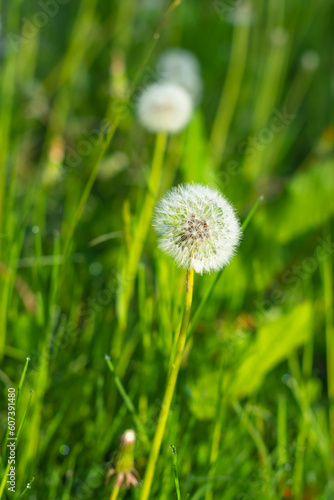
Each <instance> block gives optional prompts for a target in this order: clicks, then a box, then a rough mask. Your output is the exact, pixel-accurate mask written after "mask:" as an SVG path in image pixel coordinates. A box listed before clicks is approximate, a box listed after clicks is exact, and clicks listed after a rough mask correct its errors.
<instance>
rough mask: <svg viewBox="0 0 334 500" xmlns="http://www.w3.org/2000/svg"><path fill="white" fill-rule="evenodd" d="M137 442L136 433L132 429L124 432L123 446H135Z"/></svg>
mask: <svg viewBox="0 0 334 500" xmlns="http://www.w3.org/2000/svg"><path fill="white" fill-rule="evenodd" d="M135 442H136V433H135V431H133V430H132V429H128V430H126V431H125V432H123V434H122V436H121V443H122V445H128V444H134V443H135Z"/></svg>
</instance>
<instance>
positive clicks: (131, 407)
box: [105, 355, 148, 446]
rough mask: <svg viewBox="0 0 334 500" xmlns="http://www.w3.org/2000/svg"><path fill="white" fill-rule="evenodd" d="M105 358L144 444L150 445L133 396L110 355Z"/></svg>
mask: <svg viewBox="0 0 334 500" xmlns="http://www.w3.org/2000/svg"><path fill="white" fill-rule="evenodd" d="M105 360H106V363H107V365H108V368H109V370H110V371H111V373H112V375H113V377H114V382H115V385H116V387H117V389H118V392H119V393H120V395H121V397H122V399H123V401H124V403H125V405H126V407H127V409H128V410H129V412H130V413H131V415H132V418H133V421H134V423H135V425H136V427H137V430H138V433H139V436H140V438H141V439H142V440H143V442H144V444H145V445H146V446H148V437H147V434H146V430H145V429H144V426H143V424H142V422H141V420H140V418H139V417H138V415H137V412H136V409H135V407H134V404H133V403H132V400H131V398H130V397H129V396H128V394H127V392H126V390H125V388H124V386H123V384H122V382H121V380H120V378H119V377H118V376H117V375H116V373H115V367H114V365H113V363H112V362H111V359H110V356H107V355H106V357H105Z"/></svg>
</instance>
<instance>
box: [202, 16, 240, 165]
mask: <svg viewBox="0 0 334 500" xmlns="http://www.w3.org/2000/svg"><path fill="white" fill-rule="evenodd" d="M248 35H249V25H248V23H246V25H244V26H235V28H234V32H233V41H232V49H231V57H230V64H229V68H228V73H227V76H226V81H225V85H224V87H223V91H222V94H221V98H220V102H219V106H218V110H217V114H216V117H215V122H214V124H213V127H212V132H211V138H210V150H211V157H212V159H213V161H214V164H215V165H218V164H219V162H220V160H221V158H222V156H223V153H224V149H225V145H226V140H227V135H228V131H229V128H230V125H231V121H232V118H233V114H234V111H235V107H236V104H237V101H238V97H239V94H240V89H241V83H242V78H243V74H244V69H245V63H246V56H247V47H248Z"/></svg>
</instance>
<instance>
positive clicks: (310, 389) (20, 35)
mask: <svg viewBox="0 0 334 500" xmlns="http://www.w3.org/2000/svg"><path fill="white" fill-rule="evenodd" d="M54 3H55V4H56V7H54V8H55V11H54V12H56V13H55V14H54V15H53V14H48V13H47V10H46V9H44V10H43V8H42V7H41V6H40V4H38V6H37V4H36V3H35V2H31V1H29V0H27V1H26V2H22V1H18V2H14V3H13V5H12V4H10V3H8V4H4V5H2V23H1V25H2V31H1V44H0V51H1V66H2V67H1V77H0V79H1V82H0V83H1V85H0V110H1V114H0V116H1V120H0V359H1V367H0V383H1V385H2V396H3V397H2V401H3V403H4V404H3V405H1V426H2V435H3V443H5V442H6V438H7V437H8V436H7V434H6V432H7V403H6V399H7V390H8V387H15V388H16V392H17V408H16V436H17V448H16V464H15V466H16V493H15V494H12V493H10V492H8V490H7V486H6V474H7V472H8V470H7V469H8V464H7V455H6V453H7V451H6V447H5V446H4V447H3V448H2V452H1V464H0V469H1V477H0V492H1V494H0V496H1V495H2V498H8V499H11V498H29V499H30V500H36V499H38V500H39V499H43V500H54V499H57V500H58V499H59V500H70V499H78V500H80V499H84V498H95V499H101V500H107V499H109V498H110V495H111V492H112V490H113V486H114V483H115V479H114V478H112V479H111V482H110V484H108V485H106V484H105V477H106V474H107V471H108V469H109V468H110V462H111V461H112V457H113V454H114V452H115V450H116V449H117V447H118V443H119V439H120V436H121V435H122V434H123V432H124V431H125V430H126V429H131V428H133V429H134V430H135V431H136V434H137V442H136V448H135V467H136V469H137V470H138V471H139V474H140V476H141V478H142V479H143V478H144V477H145V474H146V471H147V468H149V470H150V466H148V464H149V463H150V462H148V460H149V456H150V453H152V443H153V441H154V435H155V433H156V430H157V428H158V429H159V415H160V416H161V415H163V418H164V422H163V426H162V425H161V424H160V430H161V429H162V435H161V436H160V437H161V438H162V442H161V449H160V453H158V455H157V459H156V457H155V458H154V460H153V459H152V463H153V462H154V467H153V466H151V472H150V474H151V475H152V487H151V495H150V497H149V498H152V499H154V498H156V499H159V500H169V499H170V498H182V499H186V498H188V499H191V500H201V499H203V500H204V499H205V500H214V499H219V500H241V499H245V500H255V499H256V500H257V499H258V498H263V499H265V500H270V499H273V500H281V499H288V498H294V499H296V500H331V499H332V498H334V478H333V473H334V471H333V452H334V410H333V401H332V400H333V392H334V372H333V369H332V366H333V360H334V354H333V352H334V339H333V291H332V288H333V241H334V238H333V234H332V233H333V213H334V202H333V200H334V198H333V189H334V168H333V167H334V164H333V163H334V162H333V150H334V148H333V145H334V133H333V127H332V125H331V118H332V116H331V113H332V112H331V109H332V105H333V103H332V102H331V99H332V98H331V81H330V77H329V74H330V69H329V60H330V54H331V52H330V50H331V44H330V43H329V41H330V40H331V39H332V36H331V35H332V25H331V23H330V20H331V19H332V18H333V6H332V5H331V2H322V3H319V2H316V1H315V0H312V1H310V2H308V3H307V4H306V3H305V5H304V4H303V3H301V2H299V1H297V0H293V1H291V2H285V1H283V2H277V1H276V0H270V1H269V2H263V1H262V0H254V1H253V2H252V3H250V4H251V10H250V11H249V10H247V6H245V5H241V4H242V2H229V1H227V2H225V1H224V2H216V1H213V2H208V3H206V2H198V3H194V2H193V3H189V2H187V1H186V0H184V1H183V2H180V1H175V2H167V1H161V2H150V1H148V0H147V1H145V2H137V3H136V2H134V1H133V0H124V1H122V2H104V1H103V0H99V1H97V0H95V1H92V0H82V1H80V2H68V3H66V2H64V4H61V3H59V4H58V3H57V1H56V0H54ZM244 4H245V3H244ZM57 7H58V9H57ZM243 9H244V10H243ZM38 12H42V15H39V17H38V16H37V17H36V13H38ZM43 13H44V16H43ZM36 19H37V21H36ZM38 19H39V20H40V21H38ZM43 19H44V21H45V22H43ZM41 20H42V21H41ZM40 24H43V25H42V26H40ZM173 46H180V47H183V48H187V49H188V50H190V51H192V52H193V53H194V54H196V55H197V57H198V58H199V60H200V63H201V68H202V76H203V85H204V87H203V95H202V101H201V102H200V103H199V104H198V106H197V108H196V109H195V111H194V115H193V118H192V121H191V123H190V124H189V125H188V126H187V128H186V129H185V130H183V131H181V132H180V133H179V134H177V135H172V136H169V137H168V138H167V137H166V136H165V135H164V134H158V136H157V138H155V137H154V135H152V134H150V133H148V132H147V131H145V130H144V129H143V127H142V126H141V124H140V123H139V121H138V119H137V117H136V111H135V110H136V104H137V100H138V96H139V94H140V93H141V92H142V91H143V90H144V89H145V88H147V86H148V84H149V83H154V82H155V81H156V79H157V77H158V76H157V74H156V69H155V66H156V61H157V59H158V56H159V55H160V54H161V53H162V52H163V51H164V50H165V49H167V48H170V47H173ZM181 182H197V183H198V182H200V183H204V184H207V185H209V186H210V187H212V188H215V189H218V190H221V191H222V192H223V194H224V195H226V197H227V198H228V199H229V200H231V202H232V203H233V205H234V206H235V207H236V209H237V212H238V216H239V218H240V220H241V222H242V223H243V238H242V242H241V246H240V250H239V251H238V253H237V255H236V256H235V257H234V259H233V260H232V262H231V264H230V265H229V266H228V267H227V268H226V269H224V270H223V272H218V273H213V274H211V275H204V276H200V275H198V276H196V286H195V288H194V296H193V303H192V309H191V311H192V312H191V316H190V324H189V328H187V332H186V334H187V335H183V337H184V338H183V337H182V340H184V342H185V343H184V345H183V348H184V352H183V348H182V353H183V355H182V358H180V359H179V360H178V362H180V367H179V368H180V373H179V378H178V381H177V384H176V387H175V390H174V388H173V391H172V393H171V394H169V396H171V395H173V393H174V395H173V398H172V397H168V405H167V406H168V407H163V406H162V405H163V398H164V393H165V389H166V382H167V380H168V376H169V374H170V371H171V367H172V366H173V362H175V358H174V356H175V352H176V350H177V345H178V341H179V337H178V332H179V331H180V327H181V323H182V314H183V308H184V296H185V278H184V271H183V270H182V269H178V268H177V267H176V266H175V264H174V263H173V262H172V261H171V260H170V259H169V258H168V257H167V256H165V255H163V254H162V252H161V251H159V250H158V249H157V242H156V237H155V235H154V231H153V230H152V228H151V226H150V221H151V214H152V210H153V205H154V203H155V201H156V200H157V199H158V198H159V197H160V196H161V195H163V194H164V193H165V192H166V191H167V190H168V189H169V188H170V187H171V186H174V185H177V184H179V183H181ZM183 333H185V332H183ZM28 357H29V358H30V360H27V358H28ZM18 393H19V394H18ZM18 395H19V397H18ZM169 406H170V407H169ZM162 408H163V409H162ZM159 439H160V438H159ZM170 446H172V451H173V450H174V448H173V447H174V446H175V448H176V449H177V461H176V454H175V453H173V455H172V456H171V453H172V452H171V448H170ZM157 448H160V444H159V446H156V449H155V451H156V450H157ZM158 451H159V450H158ZM153 455H156V453H155V452H153ZM117 494H118V498H136V499H139V498H140V497H141V495H142V494H143V486H142V484H139V486H138V487H137V488H135V487H131V489H130V490H129V491H127V490H125V489H124V488H123V487H122V488H120V490H119V492H118V493H117Z"/></svg>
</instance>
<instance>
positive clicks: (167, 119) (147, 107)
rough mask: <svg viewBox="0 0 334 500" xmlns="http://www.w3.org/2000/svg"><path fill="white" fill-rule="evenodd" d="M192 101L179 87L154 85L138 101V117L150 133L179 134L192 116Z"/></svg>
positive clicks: (161, 84) (164, 84) (169, 84)
mask: <svg viewBox="0 0 334 500" xmlns="http://www.w3.org/2000/svg"><path fill="white" fill-rule="evenodd" d="M192 110H193V106H192V100H191V98H190V96H189V94H188V93H187V92H186V91H185V90H184V89H183V88H182V87H180V85H177V84H175V83H154V84H153V85H151V86H150V87H148V88H147V89H146V90H145V91H144V92H143V93H142V95H141V96H140V98H139V100H138V107H137V111H138V117H139V120H140V122H141V123H142V125H143V126H144V127H145V128H146V129H147V130H149V131H150V132H169V133H171V134H172V133H177V132H180V131H181V130H182V129H183V128H184V127H185V126H186V125H187V123H188V122H189V120H190V118H191V115H192Z"/></svg>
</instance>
